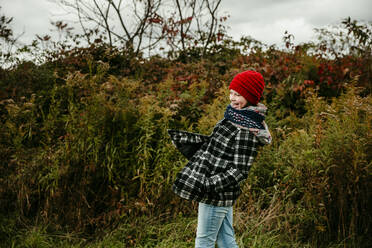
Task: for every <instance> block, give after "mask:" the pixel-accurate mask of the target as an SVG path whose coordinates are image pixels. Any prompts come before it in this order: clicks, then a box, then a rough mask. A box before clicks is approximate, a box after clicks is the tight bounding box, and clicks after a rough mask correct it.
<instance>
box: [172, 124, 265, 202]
mask: <svg viewBox="0 0 372 248" xmlns="http://www.w3.org/2000/svg"><path fill="white" fill-rule="evenodd" d="M169 134H170V136H171V139H172V141H173V144H175V145H176V147H177V148H179V147H183V148H184V147H197V149H194V151H193V153H190V154H188V156H189V162H188V163H187V165H186V166H185V167H184V168H183V169H182V170H181V171H180V172H179V173H178V174H177V178H176V180H175V182H174V184H173V187H172V189H173V191H174V192H175V193H176V194H177V195H179V196H180V197H182V198H184V199H187V200H194V201H198V202H203V203H206V204H211V205H215V206H232V205H233V204H234V202H235V201H236V199H237V198H238V196H239V195H240V193H241V190H240V186H239V184H240V183H241V182H242V181H244V179H246V178H247V176H248V171H249V169H250V167H251V165H252V163H253V161H254V158H255V157H256V155H257V146H258V145H259V141H258V139H257V138H256V136H255V135H254V134H253V133H252V132H250V131H249V130H248V129H244V128H239V127H237V126H236V125H234V124H232V123H231V122H230V121H228V120H226V119H223V120H222V121H220V122H219V123H217V125H216V126H215V128H214V130H213V132H212V134H211V135H210V136H203V135H200V134H194V133H188V132H184V131H176V130H170V131H169ZM186 150H187V149H186Z"/></svg>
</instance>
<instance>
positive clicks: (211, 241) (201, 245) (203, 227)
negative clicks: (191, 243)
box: [195, 203, 238, 248]
mask: <svg viewBox="0 0 372 248" xmlns="http://www.w3.org/2000/svg"><path fill="white" fill-rule="evenodd" d="M216 241H217V246H218V248H238V245H237V244H236V241H235V234H234V228H233V208H232V207H217V206H213V205H208V204H204V203H199V209H198V227H197V230H196V239H195V248H214V247H215V244H216Z"/></svg>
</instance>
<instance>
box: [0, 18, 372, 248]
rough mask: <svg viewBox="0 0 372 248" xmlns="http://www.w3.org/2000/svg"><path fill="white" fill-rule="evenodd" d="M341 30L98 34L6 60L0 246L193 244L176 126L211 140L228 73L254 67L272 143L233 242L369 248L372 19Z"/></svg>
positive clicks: (1, 71)
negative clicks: (164, 52)
mask: <svg viewBox="0 0 372 248" xmlns="http://www.w3.org/2000/svg"><path fill="white" fill-rule="evenodd" d="M4 23H5V22H3V24H4ZM4 25H5V24H4ZM2 27H4V26H2ZM339 27H340V28H343V30H344V32H341V33H338V32H337V33H334V32H332V31H330V30H319V33H318V34H319V37H318V40H317V41H316V42H313V43H306V44H300V45H294V44H293V36H292V35H290V34H285V36H284V45H285V47H284V48H278V47H276V46H267V45H265V44H262V43H261V42H259V41H256V40H254V39H251V38H247V37H243V38H242V39H241V40H240V41H239V42H237V41H233V40H231V39H230V38H228V37H225V38H223V39H220V40H215V42H214V43H213V44H212V46H211V47H210V49H209V50H208V52H206V51H205V50H201V49H199V47H198V46H195V47H190V48H187V49H185V50H183V51H182V52H179V53H176V55H174V54H173V55H172V56H170V57H164V56H163V57H162V56H159V55H153V56H148V57H145V56H143V55H142V54H141V53H133V51H132V50H131V49H130V48H128V47H115V46H110V45H107V44H106V43H104V42H103V41H97V42H96V43H94V44H91V45H90V46H86V47H82V46H73V47H70V48H67V47H63V46H62V45H63V44H59V46H56V47H55V49H52V50H50V49H49V50H43V49H41V47H40V46H38V45H36V44H34V45H33V46H32V45H30V46H28V47H24V48H22V49H26V50H27V49H28V50H27V51H26V52H27V53H28V54H29V56H34V57H33V58H34V59H33V60H32V61H30V60H25V59H19V58H18V59H17V57H16V56H17V54H16V53H14V54H8V56H3V57H2V59H3V60H2V63H3V65H5V64H7V65H9V63H10V62H11V63H10V64H11V66H7V67H5V66H3V67H2V68H0V116H1V122H0V244H1V246H2V247H193V242H194V241H193V240H194V232H195V227H196V218H195V216H196V204H194V203H190V202H186V201H183V200H181V199H180V198H178V197H177V196H175V195H174V194H173V193H172V192H171V185H172V182H173V180H174V178H175V175H176V173H177V172H178V171H179V170H180V169H181V168H182V166H183V165H184V164H185V162H186V160H185V158H183V157H182V155H181V154H180V153H179V152H178V151H177V150H176V149H175V148H174V147H173V145H172V144H171V142H170V139H169V137H168V135H167V129H170V128H171V129H182V130H188V131H192V132H200V133H203V134H209V133H210V131H211V129H212V128H213V126H214V124H215V123H216V122H217V121H218V120H220V119H221V118H222V116H223V112H224V110H225V108H226V105H227V104H228V91H227V88H228V84H229V82H230V81H231V79H232V77H233V76H234V75H235V74H236V73H238V72H240V71H242V70H246V69H248V68H254V69H255V70H257V71H258V72H260V73H262V75H263V76H264V79H265V82H266V88H265V91H264V96H263V103H264V104H266V105H267V106H268V109H269V112H268V116H267V123H268V125H269V127H270V129H271V132H272V135H273V144H271V145H270V146H266V147H264V148H262V149H261V150H260V153H259V156H258V158H257V159H256V161H255V164H254V166H253V168H252V169H251V172H250V175H249V178H248V180H247V181H246V183H245V186H244V189H243V194H242V196H241V197H240V198H239V200H238V202H237V204H236V206H235V217H234V218H235V225H236V232H237V240H238V243H239V245H240V246H241V247H370V246H371V245H372V240H371V235H370V234H371V230H372V212H371V210H372V196H371V193H370V192H371V188H372V174H371V157H372V152H371V151H372V137H371V135H372V133H371V116H372V107H371V106H372V105H371V103H372V96H371V86H372V85H371V82H372V81H371V79H372V75H371V72H372V63H371V62H372V55H371V51H372V50H371V48H372V41H371V25H370V24H361V23H358V22H356V21H352V20H350V19H345V20H344V21H343V22H342V23H340V25H339ZM1 34H2V35H3V36H2V38H3V39H5V38H4V37H5V36H4V34H5V33H4V32H2V33H1ZM19 52H20V50H18V53H19ZM22 52H25V50H22ZM3 55H4V54H3Z"/></svg>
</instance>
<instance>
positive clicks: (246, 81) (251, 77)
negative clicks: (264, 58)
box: [229, 71, 265, 105]
mask: <svg viewBox="0 0 372 248" xmlns="http://www.w3.org/2000/svg"><path fill="white" fill-rule="evenodd" d="M264 87H265V82H264V79H263V77H262V75H261V74H260V73H259V72H256V71H243V72H241V73H239V74H237V75H236V76H235V77H234V78H233V80H232V81H231V83H230V86H229V89H231V90H235V91H236V92H238V93H239V94H240V95H241V96H243V97H244V98H245V99H246V100H247V101H248V102H249V103H251V104H253V105H257V103H258V102H259V101H260V98H261V96H262V92H263V90H264Z"/></svg>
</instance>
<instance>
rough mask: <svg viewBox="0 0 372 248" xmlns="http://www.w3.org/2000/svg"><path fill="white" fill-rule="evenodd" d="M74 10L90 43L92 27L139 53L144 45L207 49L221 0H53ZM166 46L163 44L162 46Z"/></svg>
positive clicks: (110, 40)
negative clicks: (196, 46)
mask: <svg viewBox="0 0 372 248" xmlns="http://www.w3.org/2000/svg"><path fill="white" fill-rule="evenodd" d="M54 1H55V2H57V3H59V4H60V6H62V7H65V8H66V9H67V10H68V11H71V13H72V14H74V15H75V16H76V17H77V19H78V22H79V23H80V26H81V27H82V30H83V32H84V35H85V37H86V41H87V42H88V43H91V42H92V40H91V34H92V33H93V32H92V30H95V32H96V33H97V32H98V31H101V32H103V34H104V35H103V37H102V38H103V39H105V40H106V42H107V43H108V44H109V45H110V46H113V45H115V44H117V43H122V44H124V45H125V46H126V47H127V48H131V49H133V51H134V52H135V53H136V54H138V53H139V52H141V51H144V50H145V49H148V50H149V51H151V50H153V49H160V47H163V49H167V50H168V51H180V50H185V49H187V48H190V47H192V46H195V45H198V46H200V47H202V48H203V51H206V50H207V48H208V46H210V44H211V43H212V42H213V41H214V37H216V35H217V33H218V32H219V30H218V27H219V25H218V24H219V22H221V18H219V16H218V8H219V6H220V3H221V1H222V0H127V1H123V0H54ZM164 46H166V48H164Z"/></svg>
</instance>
